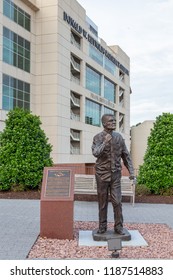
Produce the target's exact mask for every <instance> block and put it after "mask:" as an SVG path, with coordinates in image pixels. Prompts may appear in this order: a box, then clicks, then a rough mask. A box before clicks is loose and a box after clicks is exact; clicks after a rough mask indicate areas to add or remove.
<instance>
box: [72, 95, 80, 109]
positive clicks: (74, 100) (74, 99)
mask: <svg viewBox="0 0 173 280" xmlns="http://www.w3.org/2000/svg"><path fill="white" fill-rule="evenodd" d="M70 98H71V101H72V104H73V106H74V107H80V97H79V98H78V97H76V96H75V95H74V93H73V92H71V95H70Z"/></svg>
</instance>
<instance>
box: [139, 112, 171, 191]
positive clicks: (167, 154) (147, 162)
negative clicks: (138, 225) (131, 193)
mask: <svg viewBox="0 0 173 280" xmlns="http://www.w3.org/2000/svg"><path fill="white" fill-rule="evenodd" d="M172 139H173V114H170V113H163V114H162V115H161V116H159V117H157V118H156V122H155V123H154V128H153V129H152V130H151V134H150V136H149V138H148V144H147V150H146V153H145V156H144V163H143V165H142V166H140V168H139V175H138V177H137V181H138V184H144V185H146V186H147V188H148V189H149V190H150V191H151V193H155V194H161V193H164V192H167V193H169V189H171V188H172V187H173V144H172Z"/></svg>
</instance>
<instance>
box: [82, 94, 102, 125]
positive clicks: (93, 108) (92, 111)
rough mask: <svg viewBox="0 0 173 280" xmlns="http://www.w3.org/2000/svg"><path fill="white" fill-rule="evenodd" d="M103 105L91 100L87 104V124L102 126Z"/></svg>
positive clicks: (87, 100)
mask: <svg viewBox="0 0 173 280" xmlns="http://www.w3.org/2000/svg"><path fill="white" fill-rule="evenodd" d="M100 118H101V105H99V104H98V103H95V102H93V101H91V100H89V99H86V103H85V123H87V124H91V125H95V126H100Z"/></svg>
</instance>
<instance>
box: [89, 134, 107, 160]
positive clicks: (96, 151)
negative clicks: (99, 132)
mask: <svg viewBox="0 0 173 280" xmlns="http://www.w3.org/2000/svg"><path fill="white" fill-rule="evenodd" d="M105 145H106V143H105V142H102V143H101V142H100V141H98V140H97V139H96V138H95V137H94V139H93V144H92V154H93V156H95V157H99V156H101V154H102V153H103V151H104V148H105Z"/></svg>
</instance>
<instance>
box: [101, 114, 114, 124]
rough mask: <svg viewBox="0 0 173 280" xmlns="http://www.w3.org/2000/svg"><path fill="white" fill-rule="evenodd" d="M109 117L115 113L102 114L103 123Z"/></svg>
mask: <svg viewBox="0 0 173 280" xmlns="http://www.w3.org/2000/svg"><path fill="white" fill-rule="evenodd" d="M107 117H114V115H113V114H104V115H103V116H102V119H101V121H102V124H104V123H105V121H106V118H107Z"/></svg>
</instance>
